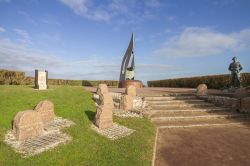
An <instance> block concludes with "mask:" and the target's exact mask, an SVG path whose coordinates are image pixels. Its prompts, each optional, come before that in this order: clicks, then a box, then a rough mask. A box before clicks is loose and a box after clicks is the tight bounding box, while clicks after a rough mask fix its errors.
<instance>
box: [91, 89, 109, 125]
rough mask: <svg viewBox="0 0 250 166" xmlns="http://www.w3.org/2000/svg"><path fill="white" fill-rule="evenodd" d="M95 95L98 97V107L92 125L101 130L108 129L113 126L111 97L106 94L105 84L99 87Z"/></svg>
mask: <svg viewBox="0 0 250 166" xmlns="http://www.w3.org/2000/svg"><path fill="white" fill-rule="evenodd" d="M97 94H98V95H99V96H100V106H97V109H96V115H95V119H94V124H95V125H96V126H97V127H98V128H101V129H105V128H110V127H112V126H113V108H114V103H113V98H112V95H111V94H110V93H109V92H108V87H107V85H106V84H100V85H99V87H98V89H97Z"/></svg>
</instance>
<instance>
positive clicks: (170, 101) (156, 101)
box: [147, 99, 205, 105]
mask: <svg viewBox="0 0 250 166" xmlns="http://www.w3.org/2000/svg"><path fill="white" fill-rule="evenodd" d="M147 103H148V104H149V105H157V104H158V105H163V104H195V103H205V102H204V100H200V99H190V100H148V101H147Z"/></svg>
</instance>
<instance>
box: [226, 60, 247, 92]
mask: <svg viewBox="0 0 250 166" xmlns="http://www.w3.org/2000/svg"><path fill="white" fill-rule="evenodd" d="M232 60H233V62H232V63H231V64H230V65H229V68H228V70H230V71H231V85H232V86H233V87H234V88H240V86H241V85H240V71H241V70H242V69H243V68H242V66H241V64H240V62H237V58H236V57H233V59H232Z"/></svg>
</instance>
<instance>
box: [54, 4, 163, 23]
mask: <svg viewBox="0 0 250 166" xmlns="http://www.w3.org/2000/svg"><path fill="white" fill-rule="evenodd" d="M58 1H59V2H61V3H62V4H64V5H65V6H67V7H69V8H71V9H72V10H73V11H74V13H75V14H77V15H80V16H82V17H85V18H87V19H90V20H95V21H104V22H109V21H110V20H111V19H112V18H114V17H117V16H121V15H122V16H124V18H126V19H127V20H131V19H135V20H136V21H137V20H138V19H152V18H154V15H153V14H152V13H151V12H149V10H147V9H149V8H156V7H159V6H161V3H160V1H159V0H145V1H140V0H132V1H127V0H108V1H107V2H105V3H103V4H97V3H95V2H96V1H90V0H58ZM141 6H143V7H146V8H144V9H143V10H142V8H141Z"/></svg>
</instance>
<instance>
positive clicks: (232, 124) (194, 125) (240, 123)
mask: <svg viewBox="0 0 250 166" xmlns="http://www.w3.org/2000/svg"><path fill="white" fill-rule="evenodd" d="M243 124H244V123H242V122H235V123H229V122H228V123H213V124H209V123H203V124H189V125H169V126H159V127H158V128H159V129H176V128H193V127H214V126H236V125H240V126H242V125H243Z"/></svg>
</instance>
